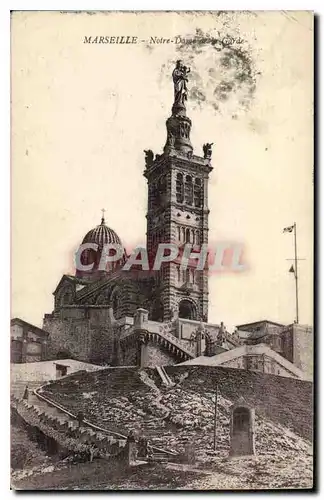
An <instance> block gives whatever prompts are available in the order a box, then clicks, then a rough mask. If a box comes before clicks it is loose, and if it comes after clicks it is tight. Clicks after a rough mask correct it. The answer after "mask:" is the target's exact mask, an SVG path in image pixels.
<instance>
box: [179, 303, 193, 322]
mask: <svg viewBox="0 0 324 500" xmlns="http://www.w3.org/2000/svg"><path fill="white" fill-rule="evenodd" d="M179 318H185V319H194V320H195V319H196V318H197V309H196V306H195V305H194V304H193V303H192V302H191V301H190V300H187V299H183V300H181V302H180V303H179Z"/></svg>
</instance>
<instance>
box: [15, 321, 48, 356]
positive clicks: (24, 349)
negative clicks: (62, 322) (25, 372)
mask: <svg viewBox="0 0 324 500" xmlns="http://www.w3.org/2000/svg"><path fill="white" fill-rule="evenodd" d="M48 337H49V333H48V332H46V331H45V330H43V329H42V328H39V327H38V326H35V325H32V324H31V323H28V322H27V321H24V320H23V319H20V318H13V319H12V320H11V322H10V359H11V363H33V362H35V361H43V360H45V359H46V355H47V342H48Z"/></svg>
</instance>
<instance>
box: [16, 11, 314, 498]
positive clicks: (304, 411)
mask: <svg viewBox="0 0 324 500" xmlns="http://www.w3.org/2000/svg"><path fill="white" fill-rule="evenodd" d="M10 57H11V70H10V71H11V74H10V78H11V109H10V112H11V132H10V134H11V317H10V450H11V457H10V485H11V489H12V490H25V491H26V490H29V491H30V490H32V491H36V490H37V491H52V490H65V491H68V490H81V491H84V490H88V491H98V490H100V491H102V490H110V491H117V490H118V491H133V490H134V491H135V490H140V491H144V490H152V491H154V490H157V491H159V490H172V491H173V490H187V491H219V492H222V491H232V492H239V491H260V492H262V491H269V490H271V491H279V492H280V491H281V492H285V491H289V490H293V491H298V490H299V491H301V490H303V491H311V490H312V489H313V488H314V484H315V479H314V463H313V454H314V429H313V421H314V386H313V379H314V371H315V370H314V366H313V365H314V346H313V344H314V335H313V326H314V276H313V273H314V95H313V94H314V13H313V12H311V11H306V10H304V11H301V10H300V11H298V10H296V11H285V10H278V11H243V10H242V11H199V10H197V11H155V12H153V11H152V12H150V11H127V12H126V11H124V12H122V11H66V12H64V11H54V10H53V11H37V10H35V11H19V10H15V11H12V12H11V56H10Z"/></svg>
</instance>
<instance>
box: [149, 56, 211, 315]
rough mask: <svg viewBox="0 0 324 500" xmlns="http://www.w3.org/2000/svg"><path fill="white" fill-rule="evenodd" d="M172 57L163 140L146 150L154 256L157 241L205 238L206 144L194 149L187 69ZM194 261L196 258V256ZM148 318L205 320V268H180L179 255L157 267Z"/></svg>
mask: <svg viewBox="0 0 324 500" xmlns="http://www.w3.org/2000/svg"><path fill="white" fill-rule="evenodd" d="M189 71H190V70H188V69H187V68H186V67H184V66H183V65H182V62H181V61H177V65H176V67H175V69H174V70H173V74H172V77H173V83H174V103H173V106H172V112H171V116H170V117H169V118H168V119H167V121H166V128H167V140H166V144H165V146H164V151H163V154H162V155H155V157H154V154H153V152H152V151H151V150H148V151H145V154H146V169H145V172H144V176H145V177H146V178H147V182H148V208H147V216H146V217H147V250H148V253H149V255H151V256H154V255H155V252H156V249H157V245H158V244H159V243H175V244H177V245H178V246H179V247H180V255H181V251H182V250H181V249H183V247H184V245H185V244H188V243H190V244H192V245H193V249H194V250H199V247H200V245H201V244H202V243H208V215H209V210H208V178H209V173H210V172H211V170H212V166H211V144H205V145H204V147H203V151H204V155H203V156H197V155H194V154H193V147H192V144H191V141H190V132H191V126H192V123H191V120H190V118H188V117H187V113H186V101H187V74H188V72H189ZM196 262H197V261H196ZM154 297H156V299H155V300H154V303H153V304H152V309H151V314H150V316H151V319H153V320H156V321H170V320H172V319H175V318H176V317H177V316H179V317H182V318H187V319H193V320H203V321H207V320H208V274H207V271H206V270H204V271H198V270H197V269H195V266H191V267H190V266H189V267H188V268H187V269H186V270H184V269H181V268H180V259H178V261H173V262H170V263H165V264H164V265H163V267H162V269H161V270H160V271H156V276H155V290H154Z"/></svg>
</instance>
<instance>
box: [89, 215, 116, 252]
mask: <svg viewBox="0 0 324 500" xmlns="http://www.w3.org/2000/svg"><path fill="white" fill-rule="evenodd" d="M83 243H95V244H97V245H98V247H99V248H100V249H102V248H103V246H104V245H107V244H110V243H117V244H118V245H121V241H120V238H119V236H118V234H117V233H115V231H114V230H113V229H111V228H110V227H108V226H106V224H105V219H104V218H102V219H101V224H99V226H97V227H95V228H94V229H91V231H89V232H88V233H87V234H86V235H85V237H84V238H83V241H82V244H83Z"/></svg>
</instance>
